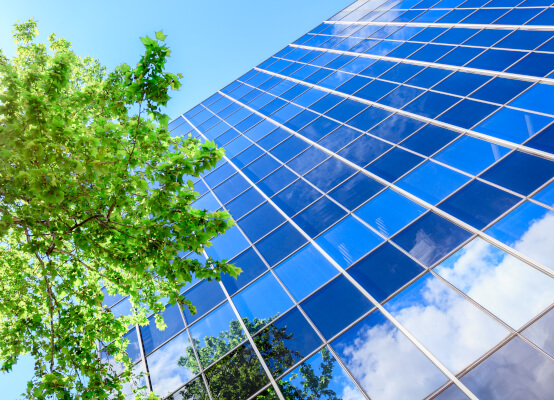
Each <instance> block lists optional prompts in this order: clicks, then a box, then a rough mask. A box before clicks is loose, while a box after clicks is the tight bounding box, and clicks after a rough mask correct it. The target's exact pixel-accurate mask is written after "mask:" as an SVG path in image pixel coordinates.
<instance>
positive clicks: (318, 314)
mask: <svg viewBox="0 0 554 400" xmlns="http://www.w3.org/2000/svg"><path fill="white" fill-rule="evenodd" d="M300 305H301V306H302V308H303V309H304V310H305V311H306V313H307V314H308V316H309V317H310V319H311V320H312V321H313V322H314V324H315V326H316V327H317V328H318V329H319V331H320V332H321V333H322V335H323V336H324V337H325V338H327V339H329V338H331V337H332V336H333V335H335V334H336V333H338V332H339V331H340V330H341V329H343V328H344V327H346V326H347V325H348V324H350V323H351V322H353V321H354V320H355V319H356V318H359V317H360V316H362V315H363V314H364V313H365V312H367V311H369V310H370V309H371V308H372V304H371V303H370V301H369V300H368V299H367V298H365V297H364V295H362V293H361V292H360V291H359V290H358V289H356V288H355V287H354V285H352V284H351V283H350V282H348V280H347V279H346V278H345V277H344V276H339V277H338V278H337V279H335V280H334V281H332V282H331V283H329V284H328V285H327V286H325V287H323V288H322V289H320V290H318V291H317V292H316V293H314V294H313V295H312V296H310V297H308V298H307V299H306V300H304V301H303V302H302V303H301V304H300Z"/></svg>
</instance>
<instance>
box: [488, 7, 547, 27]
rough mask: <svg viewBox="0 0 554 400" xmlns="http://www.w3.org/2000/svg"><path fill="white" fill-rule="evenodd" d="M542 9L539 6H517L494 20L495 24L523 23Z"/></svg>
mask: <svg viewBox="0 0 554 400" xmlns="http://www.w3.org/2000/svg"><path fill="white" fill-rule="evenodd" d="M541 11H542V10H541V9H537V8H535V9H530V8H523V9H522V8H516V9H513V10H511V11H509V12H508V13H506V14H505V15H503V16H502V17H501V18H499V19H498V20H496V21H494V22H493V24H504V25H523V24H525V23H526V22H527V21H529V20H530V19H531V18H533V17H534V16H535V15H537V14H538V13H540V12H541Z"/></svg>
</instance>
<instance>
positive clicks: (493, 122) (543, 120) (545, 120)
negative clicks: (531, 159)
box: [475, 108, 552, 144]
mask: <svg viewBox="0 0 554 400" xmlns="http://www.w3.org/2000/svg"><path fill="white" fill-rule="evenodd" d="M550 122H552V118H549V117H545V116H542V115H537V114H531V113H528V112H525V111H519V110H513V109H511V108H502V109H501V110H500V111H498V112H497V113H495V114H493V115H492V116H491V117H489V118H488V119H487V120H485V121H484V122H482V123H481V124H479V125H478V126H476V127H475V130H476V131H477V132H481V133H484V134H487V135H491V136H494V137H497V138H500V139H505V140H509V141H511V142H514V143H517V144H520V143H522V142H524V141H525V140H526V139H527V138H529V137H531V136H533V135H534V134H535V133H537V132H538V131H540V130H541V129H542V128H544V127H545V126H546V125H548V124H549V123H550Z"/></svg>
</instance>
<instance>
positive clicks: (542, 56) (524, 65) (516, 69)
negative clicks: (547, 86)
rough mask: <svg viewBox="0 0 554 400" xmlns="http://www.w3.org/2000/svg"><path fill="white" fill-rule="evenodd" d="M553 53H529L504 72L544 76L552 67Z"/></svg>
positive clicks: (553, 62)
mask: <svg viewBox="0 0 554 400" xmlns="http://www.w3.org/2000/svg"><path fill="white" fill-rule="evenodd" d="M553 65H554V54H547V53H531V54H529V55H528V56H527V57H525V58H524V59H522V60H521V61H519V62H518V63H517V64H516V65H513V66H512V67H510V68H508V70H507V71H506V72H510V73H512V74H520V75H531V76H539V77H544V76H547V75H548V74H550V72H552V70H553V69H554V67H553Z"/></svg>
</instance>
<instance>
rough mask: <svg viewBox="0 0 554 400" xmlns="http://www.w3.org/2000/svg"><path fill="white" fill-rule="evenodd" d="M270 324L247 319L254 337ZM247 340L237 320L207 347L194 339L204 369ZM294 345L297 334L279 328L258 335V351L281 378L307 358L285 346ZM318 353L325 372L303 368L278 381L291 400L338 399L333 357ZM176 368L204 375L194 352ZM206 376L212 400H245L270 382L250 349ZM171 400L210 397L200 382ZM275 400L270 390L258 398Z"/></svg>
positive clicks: (238, 352) (206, 341)
mask: <svg viewBox="0 0 554 400" xmlns="http://www.w3.org/2000/svg"><path fill="white" fill-rule="evenodd" d="M269 321H270V319H262V320H259V319H255V320H254V321H250V320H248V319H246V318H244V319H243V322H244V323H245V325H246V326H247V328H248V330H249V331H250V332H256V331H258V330H260V329H262V328H263V327H264V326H265V325H266V324H267V323H268V322H269ZM244 339H245V335H244V333H243V331H242V328H241V326H240V323H239V322H238V321H236V320H234V321H231V323H230V325H229V329H228V330H226V331H222V332H220V333H219V334H218V335H217V336H207V337H205V338H203V344H201V342H200V340H198V339H193V342H194V346H195V348H196V350H197V353H198V357H199V359H200V363H201V364H202V366H203V367H207V366H208V365H210V364H212V363H213V362H215V361H217V360H218V359H219V358H221V357H222V356H223V355H224V354H227V353H228V352H229V351H230V350H232V349H233V348H235V347H236V346H237V345H238V344H239V343H241V342H242V341H243V340H244ZM293 340H295V339H294V336H293V334H292V333H291V332H287V328H286V327H282V328H279V327H277V326H275V325H273V324H272V325H269V326H268V327H266V328H265V329H263V330H262V331H261V332H259V333H258V334H257V335H256V336H254V342H255V343H256V347H257V348H258V350H259V351H260V353H261V354H262V357H263V358H264V360H265V362H266V363H267V364H268V366H269V368H270V370H272V372H273V374H274V375H276V376H278V375H281V374H282V373H284V372H285V371H286V370H287V369H288V368H290V367H292V366H293V365H294V364H295V363H296V362H297V360H299V359H301V358H303V356H305V355H303V354H300V353H299V352H298V351H296V350H292V349H290V348H289V347H287V343H290V341H293ZM320 354H321V358H322V361H321V364H320V366H319V369H320V370H321V373H318V372H316V371H315V370H314V369H313V368H312V366H310V365H309V364H303V365H301V366H300V368H299V371H298V373H296V374H291V375H290V376H289V377H288V379H286V380H285V379H284V378H282V379H280V380H278V381H277V383H278V385H279V387H280V388H281V392H282V393H283V395H284V396H285V398H286V399H287V400H307V399H313V400H340V398H339V397H338V396H337V394H336V393H335V392H334V391H333V390H332V389H329V384H330V383H331V381H332V378H333V369H334V362H335V361H334V359H333V356H332V355H331V353H330V352H329V350H328V349H327V348H326V347H325V348H323V349H322V350H321V352H320ZM177 364H178V365H179V366H181V367H186V368H188V369H189V370H190V371H191V372H192V373H194V374H197V373H198V372H200V369H199V367H198V363H197V362H196V358H195V355H194V351H193V350H192V348H191V347H188V348H187V349H186V353H185V355H184V356H182V357H180V358H179V359H178V361H177ZM206 377H207V379H208V381H209V383H210V390H211V392H212V395H213V396H214V399H225V400H242V399H246V398H248V397H250V396H251V395H252V394H253V393H255V392H256V391H258V390H259V389H260V388H262V387H263V386H264V385H266V384H267V383H268V382H269V380H268V379H267V377H266V375H265V373H264V372H263V369H262V367H261V365H260V363H259V361H258V359H257V357H256V355H255V353H254V351H253V350H252V348H251V347H250V345H249V344H246V345H242V346H240V347H238V348H237V349H236V350H234V351H232V352H231V353H229V354H227V355H226V356H225V358H224V359H223V360H221V361H219V362H218V363H216V364H215V365H214V366H212V367H210V368H209V369H208V370H207V371H206ZM173 399H174V400H178V399H179V400H208V399H209V397H208V394H207V393H206V391H205V388H204V385H203V384H202V382H201V380H200V379H197V380H194V381H193V382H191V383H190V384H188V385H186V386H185V387H184V388H183V389H181V390H179V391H178V392H177V393H176V395H174V396H173ZM276 399H278V397H277V396H276V395H275V392H274V391H273V389H272V388H270V389H269V390H267V391H265V392H264V393H262V394H260V395H258V396H257V397H256V400H276Z"/></svg>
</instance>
